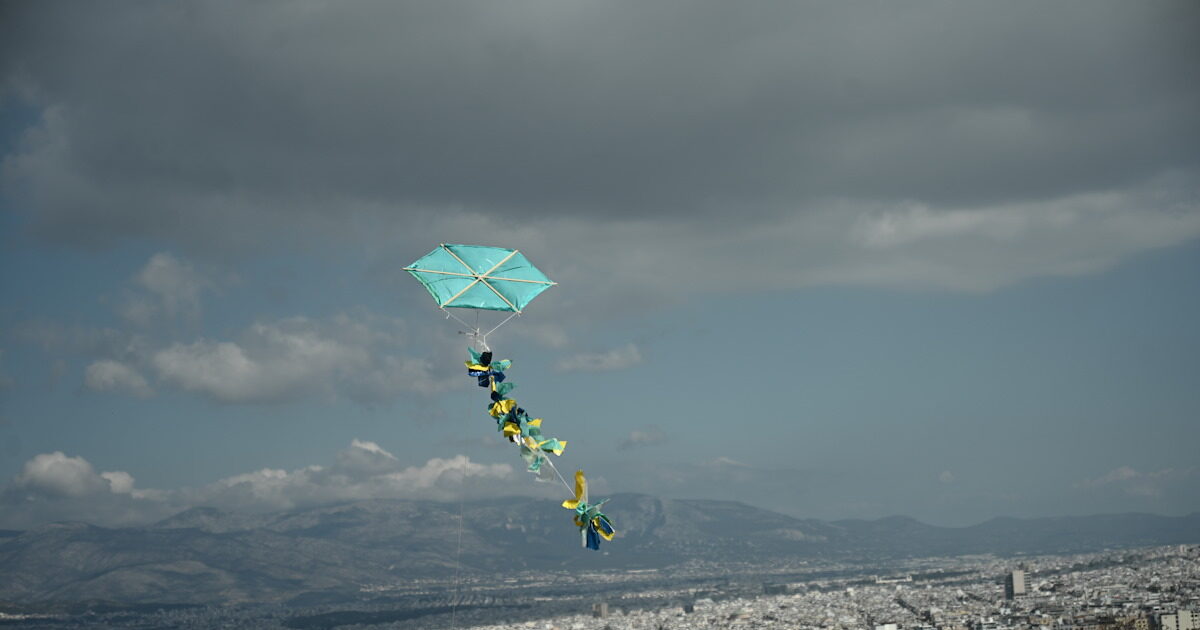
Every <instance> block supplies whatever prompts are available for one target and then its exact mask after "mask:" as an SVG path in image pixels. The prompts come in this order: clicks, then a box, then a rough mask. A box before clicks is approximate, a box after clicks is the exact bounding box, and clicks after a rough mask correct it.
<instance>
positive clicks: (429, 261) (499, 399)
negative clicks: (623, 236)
mask: <svg viewBox="0 0 1200 630" xmlns="http://www.w3.org/2000/svg"><path fill="white" fill-rule="evenodd" d="M404 270H405V271H407V272H408V273H410V274H412V276H413V277H414V278H416V279H417V280H418V281H420V283H421V284H422V285H424V286H425V289H426V290H427V291H429V294H430V295H432V296H433V299H434V301H436V302H437V305H438V307H439V308H441V309H442V311H443V312H445V313H446V316H447V317H453V318H454V319H455V320H457V321H458V322H459V323H460V324H462V325H463V326H466V327H468V328H469V329H470V330H469V331H464V332H465V333H466V334H467V335H468V336H469V337H470V338H471V339H473V340H474V341H475V343H476V344H478V345H479V346H480V348H482V350H476V349H475V348H467V350H468V351H469V352H470V359H469V360H468V361H466V366H467V374H468V375H469V376H471V377H474V378H475V379H476V383H477V384H478V385H479V386H480V387H486V388H488V390H489V397H490V398H491V400H490V401H489V402H488V406H487V409H488V415H490V416H491V417H492V418H493V419H494V420H495V421H496V430H497V431H499V432H500V433H501V435H503V436H504V438H505V439H507V440H508V441H510V442H512V443H513V444H515V445H516V446H517V447H518V448H519V449H520V453H521V459H523V460H524V461H525V463H526V465H527V466H526V467H527V469H528V470H529V471H530V472H532V473H535V474H536V473H539V472H540V471H542V470H543V468H542V465H543V464H548V465H549V468H550V470H552V471H553V472H554V475H555V476H557V477H558V480H559V481H561V482H562V483H563V485H564V486H566V487H567V491H568V492H571V490H572V488H571V485H570V484H568V483H567V480H566V479H564V478H563V476H562V475H561V474H560V473H559V472H558V469H557V468H555V466H554V462H552V461H551V460H550V459H549V458H547V457H546V455H547V454H553V455H556V456H559V455H562V453H563V449H565V448H566V446H567V441H566V440H559V439H557V438H552V437H546V436H545V435H543V434H542V419H541V418H531V417H530V416H529V414H528V413H526V411H525V409H523V408H521V407H520V406H518V405H517V401H516V400H515V399H513V398H511V397H509V393H510V392H511V391H512V389H513V387H514V386H513V384H512V383H506V382H504V381H505V374H504V371H505V370H507V369H508V368H509V367H510V366H511V365H512V361H509V360H508V359H504V360H501V361H495V360H493V359H492V351H491V348H490V347H489V346H488V344H487V337H488V335H490V334H492V333H493V332H496V330H497V329H499V328H500V326H503V325H504V324H505V323H507V322H508V321H509V320H510V319H512V318H513V317H515V316H517V315H520V314H521V311H522V310H524V308H525V307H526V306H528V305H529V303H530V302H531V301H533V298H535V297H537V296H538V295H539V294H541V292H542V291H545V290H546V289H549V288H550V287H552V286H554V284H555V283H554V282H552V281H551V280H550V279H549V278H547V277H546V274H544V273H542V272H541V271H539V270H538V268H537V267H534V266H533V264H532V263H530V262H529V260H528V259H526V258H525V256H523V255H522V254H521V252H519V251H517V250H515V249H504V248H501V247H484V246H481V245H450V244H446V243H442V244H441V245H439V246H438V247H437V249H435V250H433V251H432V252H429V253H428V254H426V255H424V256H422V257H421V258H420V259H418V260H417V261H416V262H414V263H413V264H411V265H409V266H407V267H405V268H404ZM448 308H469V309H476V310H477V311H478V310H486V311H507V312H509V313H511V315H509V316H508V318H507V319H505V320H504V321H502V322H500V324H499V325H497V326H496V327H495V328H492V329H491V330H489V331H487V332H483V331H482V330H481V329H480V328H479V327H478V326H474V327H473V326H471V325H470V324H468V323H466V322H464V321H463V320H461V319H459V318H458V317H455V316H454V315H453V314H452V313H451V312H450V311H448V310H446V309H448ZM573 494H574V497H575V498H574V499H568V500H567V501H564V502H563V507H566V508H569V509H572V510H574V511H575V519H574V522H575V525H576V526H577V527H579V528H580V532H581V538H582V542H583V545H584V546H585V547H587V548H588V549H599V548H600V540H601V539H604V540H612V539H613V536H614V534H615V531H614V529H613V526H612V523H611V522H610V521H609V519H608V517H607V516H606V515H604V514H603V513H601V512H600V506H602V505H604V501H600V502H599V503H595V504H591V505H589V504H588V502H587V481H586V480H585V478H584V476H583V471H582V470H581V471H578V472H577V473H575V488H574V493H573Z"/></svg>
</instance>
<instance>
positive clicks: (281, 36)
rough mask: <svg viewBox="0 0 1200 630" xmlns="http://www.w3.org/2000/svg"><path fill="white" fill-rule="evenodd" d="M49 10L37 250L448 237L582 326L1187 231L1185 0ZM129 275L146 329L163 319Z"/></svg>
mask: <svg viewBox="0 0 1200 630" xmlns="http://www.w3.org/2000/svg"><path fill="white" fill-rule="evenodd" d="M57 7H58V5H56V4H55V3H53V2H48V3H31V4H26V5H22V6H21V7H19V8H18V9H14V10H12V11H11V14H12V15H11V18H12V19H8V20H6V21H5V22H6V26H5V30H4V31H3V32H0V41H3V42H4V44H2V46H3V49H0V52H2V53H3V54H2V55H0V57H2V58H4V59H5V60H6V63H5V65H4V66H3V69H4V83H3V86H4V87H3V89H4V91H5V96H6V98H9V99H14V100H19V101H21V102H25V103H28V104H29V105H30V106H31V107H32V108H34V110H35V111H36V112H38V117H37V121H36V124H34V125H33V126H32V127H30V128H29V129H28V130H27V133H26V134H25V135H24V137H23V140H22V142H21V144H20V145H19V146H18V147H16V148H14V150H12V151H11V152H10V153H9V154H8V155H7V156H5V157H4V177H5V180H6V182H7V184H8V185H9V186H8V188H10V189H11V190H12V191H14V192H13V195H14V199H15V200H18V201H19V205H20V207H22V208H25V209H26V211H28V212H29V213H31V214H32V215H33V219H34V224H35V225H36V226H37V228H38V229H39V230H40V232H41V233H42V234H44V235H46V236H48V237H50V238H53V239H56V240H61V241H68V242H83V241H86V243H87V244H88V245H89V246H97V245H100V244H102V243H105V242H109V243H112V242H118V241H120V240H122V239H127V238H130V237H153V238H161V239H166V240H167V241H168V242H172V243H174V244H176V245H177V246H179V247H181V248H186V250H187V251H189V252H192V253H194V254H195V255H196V256H199V257H206V258H209V259H214V258H219V257H221V256H225V255H227V254H228V253H229V252H233V251H241V252H250V251H253V252H258V251H261V250H263V249H264V248H265V249H272V248H279V247H283V248H291V247H295V246H297V245H307V246H314V245H315V246H318V247H321V246H343V245H345V244H347V243H350V242H354V243H367V248H368V249H374V248H378V249H383V244H384V243H386V244H388V245H389V246H390V247H389V248H388V249H390V250H392V251H408V252H420V251H424V250H425V249H426V248H427V247H428V246H429V244H430V243H435V242H438V240H439V239H441V238H444V237H445V235H453V236H454V237H455V238H456V239H458V240H462V241H468V240H475V241H482V242H489V243H505V244H510V245H515V246H519V247H522V248H524V249H526V250H528V251H531V252H533V253H535V254H537V256H535V258H537V259H538V260H539V262H540V263H541V264H544V265H546V266H547V268H548V269H552V270H554V271H555V274H556V277H560V278H561V279H564V280H571V281H575V282H577V283H578V286H586V287H588V290H587V292H586V295H584V296H580V297H576V298H572V299H571V300H573V301H574V302H577V304H575V306H578V307H579V308H578V309H577V310H578V311H580V312H588V313H592V312H596V311H598V310H603V309H605V308H609V309H611V308H619V307H620V306H621V305H631V304H643V303H645V302H646V301H647V300H651V301H657V300H663V299H668V300H669V299H675V298H679V297H681V296H686V295H693V294H696V293H711V292H726V291H736V290H745V289H756V288H765V287H769V288H776V289H778V288H794V287H802V286H811V285H815V284H868V285H885V286H897V285H899V286H916V287H936V288H949V289H955V290H989V289H992V288H995V287H999V286H1004V285H1007V284H1010V283H1013V282H1017V281H1020V280H1022V279H1025V278H1029V277H1037V276H1043V275H1048V274H1049V275H1060V274H1078V273H1088V272H1092V271H1095V270H1098V269H1104V268H1106V267H1108V266H1111V265H1114V264H1117V263H1118V262H1120V261H1121V260H1123V259H1124V258H1126V257H1128V256H1130V255H1132V254H1135V253H1137V252H1141V251H1145V250H1147V249H1151V248H1156V247H1165V246H1170V245H1173V244H1176V243H1181V242H1184V241H1187V240H1190V239H1194V238H1196V237H1197V236H1200V206H1198V202H1197V194H1196V192H1197V189H1196V185H1195V182H1196V181H1197V180H1198V179H1200V177H1198V175H1200V170H1198V169H1200V155H1198V152H1197V148H1196V147H1198V146H1200V120H1198V119H1197V117H1196V116H1195V112H1196V111H1198V110H1200V86H1198V85H1197V83H1196V82H1195V81H1194V80H1192V79H1191V67H1190V65H1189V64H1188V62H1186V61H1185V60H1187V59H1194V58H1196V57H1197V56H1200V42H1198V38H1196V37H1195V33H1194V28H1193V27H1194V25H1195V24H1196V23H1198V22H1200V8H1198V7H1197V6H1196V5H1195V4H1194V3H1187V2H1178V3H1176V2H1161V3H1154V4H1153V5H1146V4H1137V3H1135V4H1130V3H1122V2H1101V3H1100V4H1099V5H1097V4H1095V3H1071V2H1067V3H1060V4H1058V5H1056V6H1054V7H1049V8H1048V7H1046V6H1044V5H1042V4H1037V3H1017V4H1006V5H1005V6H1004V7H1003V8H1001V7H998V6H992V5H989V4H986V3H956V4H949V5H938V6H937V7H936V8H935V7H929V9H930V10H931V11H936V16H934V15H931V14H930V13H928V12H926V11H920V10H912V9H911V8H909V7H899V6H880V5H878V4H877V3H867V2H840V3H837V4H836V5H831V6H825V7H814V6H811V5H807V4H787V3H784V4H777V5H771V6H760V7H756V9H755V10H744V9H743V8H740V7H739V8H733V7H730V6H729V5H727V4H725V3H721V2H692V3H687V4H680V5H673V4H671V3H667V4H664V5H654V6H646V5H640V4H629V5H621V4H617V5H613V4H607V3H606V4H597V5H569V6H563V5H557V4H552V3H545V2H540V1H526V2H515V3H505V4H503V5H495V4H492V3H454V4H444V3H438V4H434V5H429V6H413V5H408V4H395V3H388V2H365V3H359V4H356V5H355V10H354V11H337V12H332V11H330V10H328V9H322V8H314V7H311V6H307V5H303V6H298V5H295V4H294V3H283V2H280V3H259V4H256V5H254V6H253V7H246V6H244V5H236V8H237V10H231V9H232V8H234V7H233V6H232V5H229V6H227V5H224V4H221V3H216V4H200V5H188V6H172V5H165V6H150V7H144V6H138V7H136V8H135V7H132V6H128V5H122V4H93V5H89V6H87V7H74V6H73V7H71V10H69V11H66V10H59V9H58V8H57ZM932 18H936V19H932ZM264 32H269V33H272V34H273V35H272V36H271V37H263V36H262V34H263V33H264ZM46 33H54V34H55V37H46V36H44V35H45V34H46ZM134 33H136V34H137V37H136V41H138V42H139V43H138V45H137V46H136V47H134V46H130V45H128V44H127V42H130V41H134V38H133V37H132V34H134ZM61 41H71V42H73V46H72V47H70V48H69V49H68V48H64V47H62V46H60V45H59V44H58V42H61ZM613 41H621V42H623V45H621V46H613V45H612V42H613ZM79 50H86V51H87V54H84V55H80V54H77V52H76V51H79ZM146 51H152V54H146ZM331 51H336V52H331ZM384 257H386V255H384ZM390 262H396V263H398V264H399V263H403V262H408V261H407V260H397V261H390ZM159 263H161V264H153V265H151V266H150V267H148V268H147V270H146V272H144V273H143V275H142V277H141V281H142V282H143V284H144V285H145V287H146V289H147V290H148V291H149V292H151V293H152V294H153V295H155V296H157V297H158V298H159V301H158V302H157V303H156V308H161V309H165V310H171V309H175V310H179V311H186V310H187V309H188V308H189V307H190V304H191V302H192V301H193V298H194V296H195V294H196V292H197V291H199V290H201V289H200V288H199V287H197V286H196V285H195V284H194V283H188V282H176V281H172V282H170V283H166V284H163V283H160V282H159V280H161V279H163V278H168V277H174V278H178V277H180V276H181V274H182V275H186V271H187V270H186V268H182V267H179V266H177V265H175V266H172V265H171V264H170V261H169V260H164V261H159ZM165 287H170V289H169V290H168V289H166V288H165ZM566 302H567V300H564V303H563V306H570V304H566ZM207 350H211V351H212V352H213V353H216V354H214V356H217V355H220V356H225V355H223V354H221V353H222V352H228V356H229V357H233V356H234V355H233V354H232V353H231V352H229V351H228V350H220V349H206V351H207ZM195 352H200V349H196V350H195Z"/></svg>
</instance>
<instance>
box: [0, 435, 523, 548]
mask: <svg viewBox="0 0 1200 630" xmlns="http://www.w3.org/2000/svg"><path fill="white" fill-rule="evenodd" d="M516 474H517V472H516V471H515V470H514V468H513V467H512V466H509V465H508V464H484V463H479V462H474V461H471V459H470V458H468V457H467V456H465V455H456V456H454V457H449V458H432V459H430V460H428V461H426V462H425V463H423V464H420V465H406V464H405V463H404V462H401V461H399V460H398V459H397V458H396V457H395V456H393V455H392V454H391V453H388V452H387V451H386V450H385V449H383V448H382V447H381V446H379V445H378V444H376V443H374V442H369V441H365V440H359V439H355V440H353V441H352V442H351V443H350V445H349V446H348V447H346V448H345V449H342V450H341V451H339V452H338V453H337V454H336V456H335V457H334V462H333V464H332V465H330V466H320V465H311V466H305V467H302V468H298V469H295V470H283V469H275V468H263V469H261V470H256V471H253V472H248V473H242V474H236V475H230V476H228V477H224V478H222V479H220V480H218V481H215V482H213V483H210V484H207V485H203V486H198V487H185V488H179V489H173V490H166V489H152V488H137V487H135V483H134V478H133V477H132V476H131V475H129V474H128V473H125V472H121V471H115V472H103V473H97V472H96V471H95V469H94V468H93V467H92V465H91V463H89V462H88V461H87V460H85V459H83V458H82V457H69V456H67V455H65V454H63V453H62V452H58V451H56V452H53V453H44V454H41V455H37V456H35V457H33V458H32V459H30V460H29V461H28V462H26V464H25V467H24V471H23V472H22V473H21V474H20V475H18V476H17V477H15V478H14V479H13V480H12V481H11V482H10V483H9V484H8V485H7V486H6V487H4V488H3V489H2V490H0V527H15V528H25V527H32V526H35V525H37V524H41V523H45V522H49V521H53V520H83V521H86V522H90V523H93V524H98V525H106V526H113V525H130V524H144V523H147V522H151V521H154V520H157V519H161V518H163V517H165V516H167V515H169V514H172V513H175V512H178V511H181V510H184V509H187V508H190V507H196V506H210V507H217V508H220V509H223V510H229V511H238V512H269V511H275V510H284V509H290V508H295V507H306V506H316V505H325V504H330V503H338V502H344V501H354V500H360V499H427V500H437V501H447V500H456V499H458V498H460V497H462V498H467V499H470V498H481V497H488V496H509V495H512V494H513V490H514V486H513V484H512V478H513V477H514V476H515V475H516ZM523 491H525V492H527V493H529V494H531V495H539V494H542V493H545V492H546V491H547V490H546V488H545V487H543V486H541V485H538V484H530V485H527V486H525V487H524V488H523Z"/></svg>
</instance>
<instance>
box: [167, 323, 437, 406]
mask: <svg viewBox="0 0 1200 630" xmlns="http://www.w3.org/2000/svg"><path fill="white" fill-rule="evenodd" d="M402 331H403V323H402V322H400V321H399V320H393V319H386V318H379V317H375V316H372V315H369V314H358V315H356V316H351V315H345V314H343V315H338V316H336V317H333V318H331V319H329V320H312V319H308V318H304V317H292V318H288V319H283V320H279V321H275V322H270V323H256V324H254V325H252V326H251V327H250V328H248V329H247V330H246V331H244V332H243V334H242V335H241V336H240V338H239V339H238V340H237V341H213V340H199V341H195V342H192V343H190V344H182V343H176V344H173V345H171V346H169V347H166V348H163V349H161V350H158V351H157V352H155V353H154V354H153V356H152V357H151V359H150V362H151V364H152V365H153V367H154V369H155V370H156V372H157V374H158V376H159V378H160V379H162V380H163V381H164V382H166V383H169V384H171V385H174V386H176V387H179V388H181V389H184V390H186V391H190V392H196V393H199V394H203V395H206V396H209V397H211V398H214V399H216V400H219V401H221V402H227V403H271V402H281V401H287V400H295V399H299V398H304V397H309V396H314V395H316V396H321V395H324V396H330V395H345V396H347V397H349V398H352V399H355V400H359V401H362V402H376V401H390V400H394V399H395V398H396V397H397V396H399V395H401V394H403V393H405V392H419V393H430V392H436V391H441V390H443V389H445V388H446V387H448V386H449V385H448V382H447V381H445V380H443V379H440V378H437V377H435V376H434V374H433V368H432V366H431V365H430V364H429V362H428V361H427V360H424V359H420V358H416V357H411V356H404V354H403V352H404V351H405V350H406V345H405V338H404V335H403V333H402Z"/></svg>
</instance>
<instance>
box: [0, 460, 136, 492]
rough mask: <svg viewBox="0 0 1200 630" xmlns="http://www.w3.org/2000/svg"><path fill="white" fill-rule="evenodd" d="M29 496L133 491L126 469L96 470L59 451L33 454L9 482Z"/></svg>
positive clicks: (86, 462) (82, 461) (130, 477)
mask: <svg viewBox="0 0 1200 630" xmlns="http://www.w3.org/2000/svg"><path fill="white" fill-rule="evenodd" d="M10 488H12V489H16V490H19V491H22V492H25V493H28V494H29V495H31V496H44V497H52V498H60V497H73V498H78V497H83V496H87V495H90V494H103V493H116V494H130V493H131V492H133V477H132V476H130V475H129V473H126V472H120V471H117V472H105V473H99V474H97V473H96V470H95V469H94V468H93V467H92V465H91V463H89V462H88V461H87V460H85V459H83V458H82V457H68V456H67V455H66V454H64V453H63V452H62V451H54V452H53V453H43V454H41V455H36V456H34V457H33V458H32V459H30V460H29V461H27V462H25V466H24V469H23V470H22V472H21V474H20V475H17V477H16V478H15V479H13V481H12V483H11V484H10Z"/></svg>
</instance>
